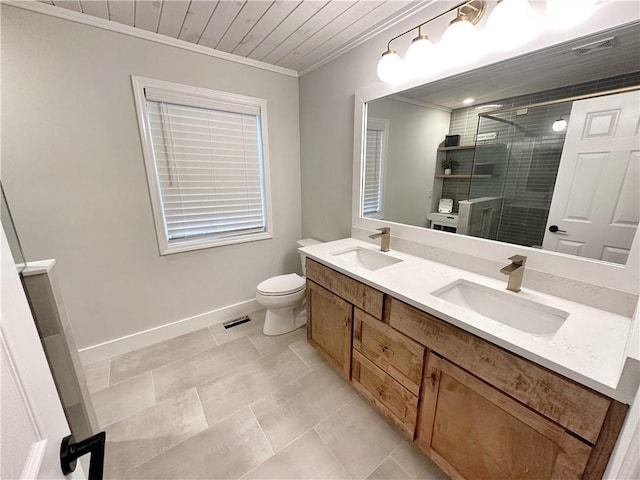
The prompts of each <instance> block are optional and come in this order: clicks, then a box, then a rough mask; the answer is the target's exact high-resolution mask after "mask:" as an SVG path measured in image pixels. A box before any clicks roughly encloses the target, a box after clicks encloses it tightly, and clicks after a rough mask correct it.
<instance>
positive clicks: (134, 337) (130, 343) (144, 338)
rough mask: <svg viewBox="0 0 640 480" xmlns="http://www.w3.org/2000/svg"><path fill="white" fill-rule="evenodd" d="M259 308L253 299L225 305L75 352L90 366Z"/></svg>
mask: <svg viewBox="0 0 640 480" xmlns="http://www.w3.org/2000/svg"><path fill="white" fill-rule="evenodd" d="M262 308H263V307H261V306H260V304H259V303H258V302H257V301H256V299H255V298H254V299H251V300H247V301H245V302H240V303H236V304H234V305H228V306H226V307H223V308H219V309H217V310H211V311H210V312H205V313H201V314H200V315H195V316H193V317H189V318H184V319H182V320H178V321H177V322H172V323H167V324H165V325H161V326H159V327H155V328H150V329H149V330H144V331H142V332H138V333H134V334H131V335H127V336H125V337H120V338H116V339H114V340H109V341H108V342H104V343H99V344H97V345H93V346H91V347H87V348H83V349H82V350H80V351H79V352H78V353H79V354H80V361H81V362H82V364H83V365H91V364H92V363H96V362H101V361H103V360H107V359H109V358H113V357H116V356H118V355H122V354H124V353H128V352H132V351H133V350H137V349H139V348H143V347H148V346H149V345H153V344H155V343H159V342H164V341H166V340H170V339H172V338H175V337H178V336H180V335H184V334H186V333H191V332H193V331H195V330H199V329H201V328H204V327H208V326H209V325H216V324H218V323H223V322H226V321H228V320H233V319H234V318H238V317H241V316H243V315H248V314H249V313H252V312H255V311H258V310H260V309H262Z"/></svg>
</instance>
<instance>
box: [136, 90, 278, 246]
mask: <svg viewBox="0 0 640 480" xmlns="http://www.w3.org/2000/svg"><path fill="white" fill-rule="evenodd" d="M213 93H215V92H213ZM143 104H144V109H145V113H146V124H147V132H148V137H149V138H148V141H149V146H150V149H151V154H152V157H153V158H152V161H153V169H152V171H153V172H154V174H155V179H154V181H155V189H152V190H155V191H156V192H157V196H158V198H157V202H156V203H157V204H158V205H159V209H160V210H161V212H160V214H161V215H158V212H156V229H160V228H161V229H162V233H163V235H162V238H163V242H164V243H166V245H161V246H160V247H161V252H162V253H172V252H173V251H184V250H188V249H191V248H202V247H203V246H213V245H216V244H220V243H234V242H233V239H240V240H239V241H247V238H246V237H247V236H249V237H250V236H252V235H256V234H264V233H265V232H267V226H268V225H267V223H268V222H267V208H266V198H265V197H266V194H265V181H264V176H265V168H264V152H263V138H262V135H263V132H262V122H261V114H262V111H261V106H260V105H251V104H248V103H245V102H239V103H238V102H236V103H234V101H233V98H231V99H229V98H215V96H213V97H206V95H202V94H189V92H180V91H175V90H173V89H171V88H154V87H143ZM148 172H149V168H148ZM158 217H161V221H162V225H161V226H159V225H157V224H158V221H159V218H158ZM159 241H160V235H159ZM190 245H191V248H189V246H190ZM163 247H164V248H163Z"/></svg>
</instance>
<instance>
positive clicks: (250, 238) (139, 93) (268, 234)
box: [131, 75, 273, 255]
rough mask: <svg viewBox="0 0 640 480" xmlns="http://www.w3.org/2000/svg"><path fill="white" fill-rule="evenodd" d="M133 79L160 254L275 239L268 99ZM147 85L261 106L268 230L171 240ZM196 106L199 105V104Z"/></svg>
mask: <svg viewBox="0 0 640 480" xmlns="http://www.w3.org/2000/svg"><path fill="white" fill-rule="evenodd" d="M131 82H132V85H133V93H134V100H135V106H136V113H137V117H138V127H139V130H140V139H141V143H142V153H143V157H144V163H145V171H146V176H147V185H148V187H149V196H150V198H151V208H152V210H153V218H154V225H155V230H156V238H157V241H158V249H159V251H160V255H170V254H174V253H180V252H187V251H192V250H200V249H204V248H212V247H220V246H224V245H233V244H238V243H245V242H255V241H259V240H268V239H271V238H273V215H272V211H271V181H270V169H269V142H268V138H269V135H268V130H267V123H268V122H267V101H266V100H264V99H261V98H256V97H249V96H246V95H239V94H235V93H228V92H221V91H217V90H211V89H208V88H201V87H194V86H190V85H183V84H179V83H174V82H167V81H164V80H156V79H152V78H146V77H140V76H135V75H132V76H131ZM145 88H158V89H164V90H168V91H172V92H176V93H178V94H179V95H181V96H182V95H184V96H192V97H193V98H194V99H198V98H201V99H208V100H213V101H222V102H226V103H235V104H237V105H239V106H242V105H247V106H251V107H255V108H258V109H259V111H260V115H259V122H258V124H259V128H260V132H261V138H260V141H261V143H262V146H261V149H262V165H261V166H260V167H261V169H262V177H263V178H262V182H263V189H264V205H263V208H264V221H265V229H264V231H263V232H253V233H241V234H237V235H233V234H232V235H229V236H225V237H219V238H211V237H207V236H203V237H201V238H191V239H188V240H183V241H175V240H170V239H169V237H168V234H167V229H166V223H165V216H164V209H163V206H162V199H161V198H162V197H161V191H160V186H159V184H158V175H157V171H156V160H155V157H154V155H153V145H152V138H151V129H150V125H149V118H148V115H147V113H148V112H147V108H146V104H145V102H146V97H145V91H144V89H145ZM192 106H196V107H197V105H192ZM199 108H203V107H199Z"/></svg>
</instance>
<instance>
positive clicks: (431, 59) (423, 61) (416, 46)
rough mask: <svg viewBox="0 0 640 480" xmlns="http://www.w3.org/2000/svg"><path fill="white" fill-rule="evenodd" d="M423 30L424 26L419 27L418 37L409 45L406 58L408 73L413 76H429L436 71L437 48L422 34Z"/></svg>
mask: <svg viewBox="0 0 640 480" xmlns="http://www.w3.org/2000/svg"><path fill="white" fill-rule="evenodd" d="M421 28H422V25H420V26H419V27H418V36H417V37H416V38H414V39H413V40H412V42H411V45H409V48H408V49H407V56H406V58H405V62H406V63H407V65H406V68H407V73H408V74H409V75H412V76H418V75H428V74H429V73H431V72H434V71H435V68H434V66H435V65H436V55H435V54H436V52H435V47H434V46H433V43H432V42H431V40H429V37H428V36H427V35H423V34H422V30H421Z"/></svg>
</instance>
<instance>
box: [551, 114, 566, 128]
mask: <svg viewBox="0 0 640 480" xmlns="http://www.w3.org/2000/svg"><path fill="white" fill-rule="evenodd" d="M565 128H567V121H566V120H565V119H564V118H562V117H560V118H559V119H558V120H556V121H555V122H553V125H551V129H552V130H553V131H554V132H562V131H564V129H565Z"/></svg>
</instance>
